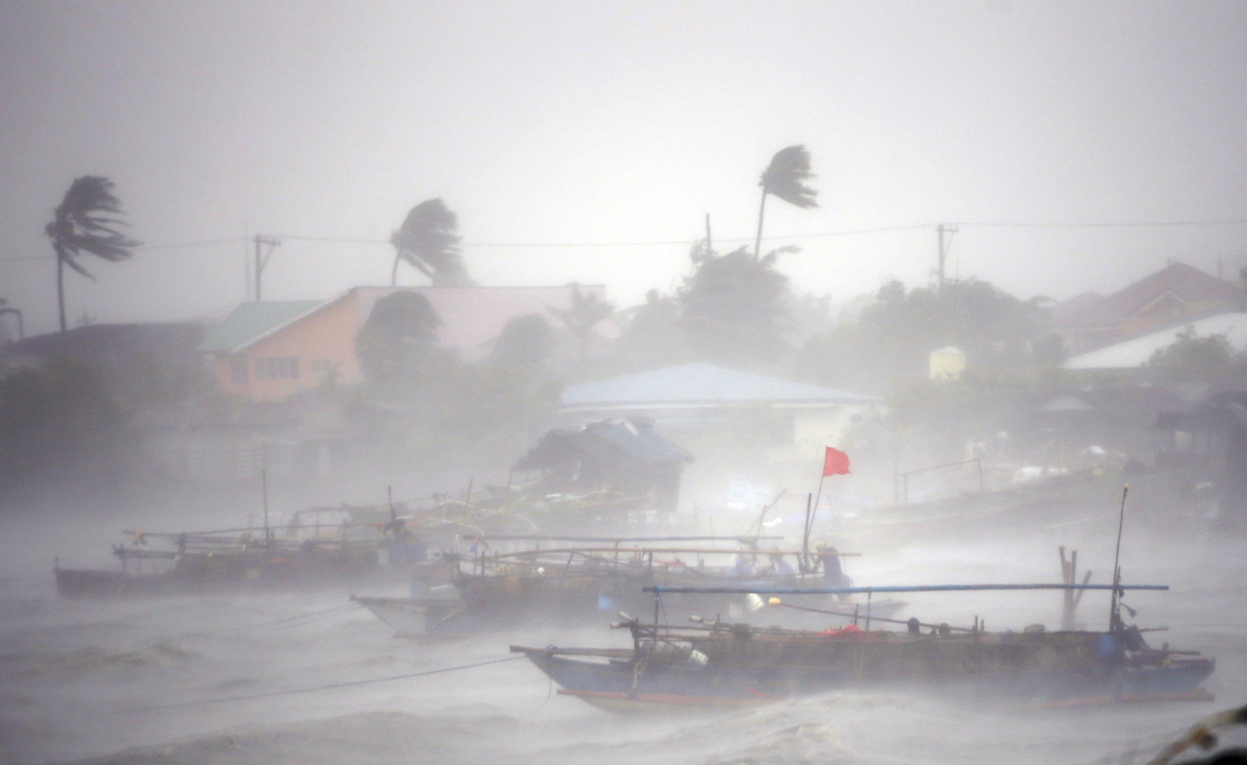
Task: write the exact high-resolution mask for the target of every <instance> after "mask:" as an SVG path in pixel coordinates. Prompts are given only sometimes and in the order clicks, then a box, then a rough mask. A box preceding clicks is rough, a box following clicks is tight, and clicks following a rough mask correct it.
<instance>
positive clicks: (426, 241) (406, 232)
mask: <svg viewBox="0 0 1247 765" xmlns="http://www.w3.org/2000/svg"><path fill="white" fill-rule="evenodd" d="M458 230H459V218H458V216H456V215H455V214H454V213H453V212H452V211H451V210H450V208H448V207H446V204H445V203H444V202H443V201H442V200H441V199H429V200H426V201H424V202H421V203H420V204H418V205H416V206H415V207H413V208H411V211H410V212H408V213H407V217H406V219H404V220H403V225H402V227H401V228H400V229H399V230H398V231H396V232H394V235H393V236H391V237H390V243H391V244H393V245H394V248H395V249H396V250H397V251H398V256H399V257H400V258H401V259H403V260H405V261H406V262H408V263H410V264H411V265H412V266H414V267H415V268H417V269H419V270H420V271H421V272H422V273H424V274H425V275H427V276H429V277H430V278H431V279H432V280H433V283H434V284H438V285H446V286H455V285H464V284H470V283H471V280H470V279H469V278H468V274H467V269H465V268H464V266H463V260H462V259H461V258H460V256H459V234H458Z"/></svg>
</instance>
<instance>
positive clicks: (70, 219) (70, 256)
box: [44, 175, 139, 332]
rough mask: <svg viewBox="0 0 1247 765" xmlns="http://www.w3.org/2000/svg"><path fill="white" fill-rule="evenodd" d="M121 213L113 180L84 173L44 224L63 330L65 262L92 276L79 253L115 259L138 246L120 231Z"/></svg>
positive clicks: (113, 260)
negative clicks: (53, 263)
mask: <svg viewBox="0 0 1247 765" xmlns="http://www.w3.org/2000/svg"><path fill="white" fill-rule="evenodd" d="M121 214H122V212H121V201H120V200H119V199H117V197H116V196H114V195H113V182H112V181H110V180H108V179H107V178H103V177H100V176H98V175H84V176H82V177H81V178H77V179H75V180H74V182H73V184H71V185H70V187H69V191H66V192H65V198H64V199H62V200H61V203H60V204H59V205H57V207H56V211H55V213H54V214H53V217H52V221H51V222H50V223H48V225H47V226H46V227H45V228H44V233H46V234H47V235H48V238H49V239H51V240H52V247H53V249H55V250H56V301H57V307H58V308H59V310H60V318H61V331H62V332H64V331H65V328H66V323H65V266H69V267H70V268H72V269H74V270H75V271H77V272H78V273H80V274H82V275H83V276H85V277H87V278H88V279H95V277H94V276H92V275H91V274H90V273H89V272H88V271H87V270H86V269H85V268H84V267H83V266H82V264H81V263H79V262H78V257H79V256H80V255H82V254H83V253H90V254H91V255H95V256H96V257H100V258H103V259H104V260H107V261H109V262H111V263H116V262H117V261H119V260H126V259H128V258H130V257H131V256H132V255H133V253H132V252H131V251H132V250H133V249H134V248H135V247H137V246H139V242H138V241H136V240H134V239H131V238H130V237H128V236H126V235H125V234H123V233H122V232H121V230H120V229H121V228H122V227H123V226H125V225H126V223H125V221H123V220H122V219H121V218H120V217H117V216H120V215H121Z"/></svg>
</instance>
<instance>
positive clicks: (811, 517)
mask: <svg viewBox="0 0 1247 765" xmlns="http://www.w3.org/2000/svg"><path fill="white" fill-rule="evenodd" d="M824 464H825V463H824ZM826 480H827V470H826V468H824V469H823V475H822V477H821V478H819V479H818V493H817V494H815V495H814V507H813V509H811V510H810V514H809V517H808V518H806V521H805V524H806V529H805V538H806V539H809V538H810V534H811V533H812V532H813V531H814V516H815V515H817V514H818V501H819V500H820V499H822V497H823V481H826Z"/></svg>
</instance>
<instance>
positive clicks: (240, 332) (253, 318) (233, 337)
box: [199, 300, 322, 352]
mask: <svg viewBox="0 0 1247 765" xmlns="http://www.w3.org/2000/svg"><path fill="white" fill-rule="evenodd" d="M319 305H322V301H320V300H275V301H268V302H263V303H243V304H241V305H239V306H238V307H237V308H235V309H234V310H233V311H231V312H230V315H229V316H226V317H225V318H224V319H223V320H221V322H220V323H218V324H216V325H215V326H213V327H212V328H211V329H209V330H208V334H207V335H206V336H205V337H204V339H203V342H202V343H200V344H199V350H200V351H204V352H211V351H219V352H230V351H234V350H236V349H238V348H240V347H241V346H245V345H247V344H248V343H251V342H252V341H254V340H257V339H259V338H260V337H262V336H263V335H266V334H268V333H269V332H272V331H273V330H275V329H277V328H278V327H280V326H281V325H283V324H285V323H287V322H289V321H293V320H294V319H296V318H298V317H300V316H302V315H303V314H305V313H307V312H308V311H310V310H312V309H313V308H316V307H317V306H319Z"/></svg>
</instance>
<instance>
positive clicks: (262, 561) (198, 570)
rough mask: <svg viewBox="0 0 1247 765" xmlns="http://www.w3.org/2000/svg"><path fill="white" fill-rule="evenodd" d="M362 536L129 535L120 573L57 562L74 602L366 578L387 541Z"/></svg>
mask: <svg viewBox="0 0 1247 765" xmlns="http://www.w3.org/2000/svg"><path fill="white" fill-rule="evenodd" d="M357 531H358V529H356V528H347V527H343V528H341V529H335V530H334V531H333V532H331V533H330V532H325V533H318V534H316V535H309V534H307V533H303V534H291V535H285V534H282V535H279V534H278V533H277V531H276V530H274V529H268V528H247V529H224V530H220V531H208V532H187V533H150V534H149V533H145V532H133V531H131V532H125V533H126V534H128V535H129V536H130V537H131V539H130V541H128V542H127V543H125V544H115V545H113V555H114V557H116V558H117V559H118V560H119V561H120V564H121V566H120V570H115V569H114V570H106V569H75V568H62V567H61V565H60V561H59V559H58V560H57V561H56V563H55V564H54V566H53V570H54V573H55V576H56V589H57V592H58V593H59V594H60V595H61V596H63V597H69V598H118V597H135V596H151V595H181V594H194V593H200V592H214V591H221V590H229V589H239V588H245V589H250V588H265V587H300V586H305V585H312V584H323V583H327V582H353V581H361V580H365V579H368V578H373V577H375V575H376V574H377V573H378V569H379V554H378V551H379V550H380V549H383V548H384V547H385V546H386V545H387V544H388V541H387V540H386V538H385V537H384V536H383V535H381V534H364V535H362V536H361V535H360V534H358V533H357ZM365 531H368V529H365ZM149 545H152V546H149Z"/></svg>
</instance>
